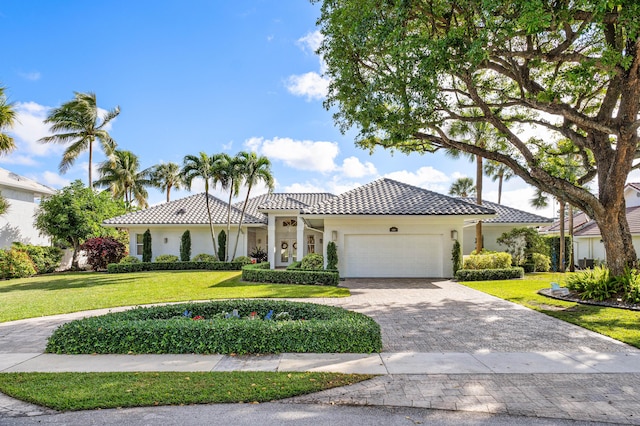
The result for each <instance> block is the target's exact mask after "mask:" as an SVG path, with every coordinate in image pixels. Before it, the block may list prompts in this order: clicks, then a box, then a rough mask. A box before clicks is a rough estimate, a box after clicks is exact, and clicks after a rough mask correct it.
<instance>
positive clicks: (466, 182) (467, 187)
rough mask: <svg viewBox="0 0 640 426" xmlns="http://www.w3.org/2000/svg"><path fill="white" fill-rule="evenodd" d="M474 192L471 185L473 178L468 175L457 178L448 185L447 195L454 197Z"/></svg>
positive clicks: (473, 187)
mask: <svg viewBox="0 0 640 426" xmlns="http://www.w3.org/2000/svg"><path fill="white" fill-rule="evenodd" d="M475 193H476V187H475V186H474V185H473V179H471V178H469V177H461V178H458V179H456V180H455V181H454V182H453V183H452V184H451V186H450V187H449V195H453V196H456V197H470V196H472V195H474V194H475Z"/></svg>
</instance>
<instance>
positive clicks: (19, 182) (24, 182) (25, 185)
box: [0, 167, 56, 195]
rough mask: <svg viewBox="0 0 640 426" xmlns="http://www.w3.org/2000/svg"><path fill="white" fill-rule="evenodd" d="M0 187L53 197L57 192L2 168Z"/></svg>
mask: <svg viewBox="0 0 640 426" xmlns="http://www.w3.org/2000/svg"><path fill="white" fill-rule="evenodd" d="M0 186H5V187H8V188H15V189H21V190H23V191H24V190H26V191H29V192H33V193H36V194H42V195H53V194H55V193H56V190H55V189H53V188H49V187H48V186H46V185H42V184H41V183H38V182H36V181H35V180H32V179H29V178H27V177H24V176H20V175H18V174H16V173H13V172H11V171H9V170H7V169H3V168H1V167H0Z"/></svg>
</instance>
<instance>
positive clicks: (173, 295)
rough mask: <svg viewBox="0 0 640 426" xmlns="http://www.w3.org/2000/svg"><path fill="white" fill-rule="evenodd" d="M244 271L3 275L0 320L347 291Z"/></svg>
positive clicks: (338, 294) (334, 294) (345, 293)
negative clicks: (251, 277) (252, 276)
mask: <svg viewBox="0 0 640 426" xmlns="http://www.w3.org/2000/svg"><path fill="white" fill-rule="evenodd" d="M240 274H241V273H240V272H239V271H224V272H221V271H161V272H137V273H130V274H106V273H94V272H76V273H64V274H51V275H41V276H36V277H32V278H25V279H15V280H7V281H0V322H5V321H13V320H18V319H23V318H33V317H40V316H45V315H54V314H62V313H69V312H78V311H84V310H89V309H99V308H111V307H116V306H130V305H141V304H147V303H159V302H181V301H189V300H207V299H234V298H256V297H261V298H271V297H287V298H299V297H345V296H349V294H350V293H349V290H348V289H346V288H339V287H328V286H311V285H282V284H259V283H244V282H241V281H240Z"/></svg>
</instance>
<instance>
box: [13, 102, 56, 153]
mask: <svg viewBox="0 0 640 426" xmlns="http://www.w3.org/2000/svg"><path fill="white" fill-rule="evenodd" d="M16 112H17V123H16V125H15V126H14V127H13V129H11V131H10V133H11V134H13V135H14V136H15V139H16V146H17V147H18V149H17V150H16V154H18V155H26V156H29V155H35V156H41V157H42V156H48V155H50V154H51V153H53V152H62V150H63V147H62V146H60V145H57V144H51V143H48V144H43V143H40V142H38V139H40V138H42V137H43V136H47V135H49V134H50V133H49V125H47V124H45V123H44V120H45V119H46V118H47V113H48V112H49V107H47V106H44V105H39V104H37V103H35V102H18V103H16Z"/></svg>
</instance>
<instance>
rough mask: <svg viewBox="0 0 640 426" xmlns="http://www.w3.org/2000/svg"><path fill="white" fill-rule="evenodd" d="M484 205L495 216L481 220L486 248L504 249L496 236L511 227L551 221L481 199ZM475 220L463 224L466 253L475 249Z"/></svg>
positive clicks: (545, 223)
mask: <svg viewBox="0 0 640 426" xmlns="http://www.w3.org/2000/svg"><path fill="white" fill-rule="evenodd" d="M463 200H465V201H467V202H469V203H475V198H471V197H466V198H463ZM482 205H483V206H484V207H487V208H490V209H492V210H494V211H495V212H496V216H495V217H493V218H491V219H487V220H483V221H482V239H483V241H482V245H483V247H484V248H485V249H487V250H492V251H504V250H505V248H506V247H505V246H502V245H500V244H498V241H497V240H498V238H500V236H501V235H502V234H504V233H505V232H509V231H511V230H512V229H513V228H540V227H548V226H550V225H551V224H552V223H553V219H549V218H546V217H543V216H540V215H537V214H534V213H530V212H526V211H523V210H518V209H516V208H513V207H509V206H505V205H502V204H497V203H493V202H491V201H484V200H483V201H482ZM477 222H478V221H477V220H469V221H466V222H465V224H464V246H463V248H462V252H463V253H464V254H465V255H467V254H471V252H472V251H473V250H475V249H476V223H477Z"/></svg>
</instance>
